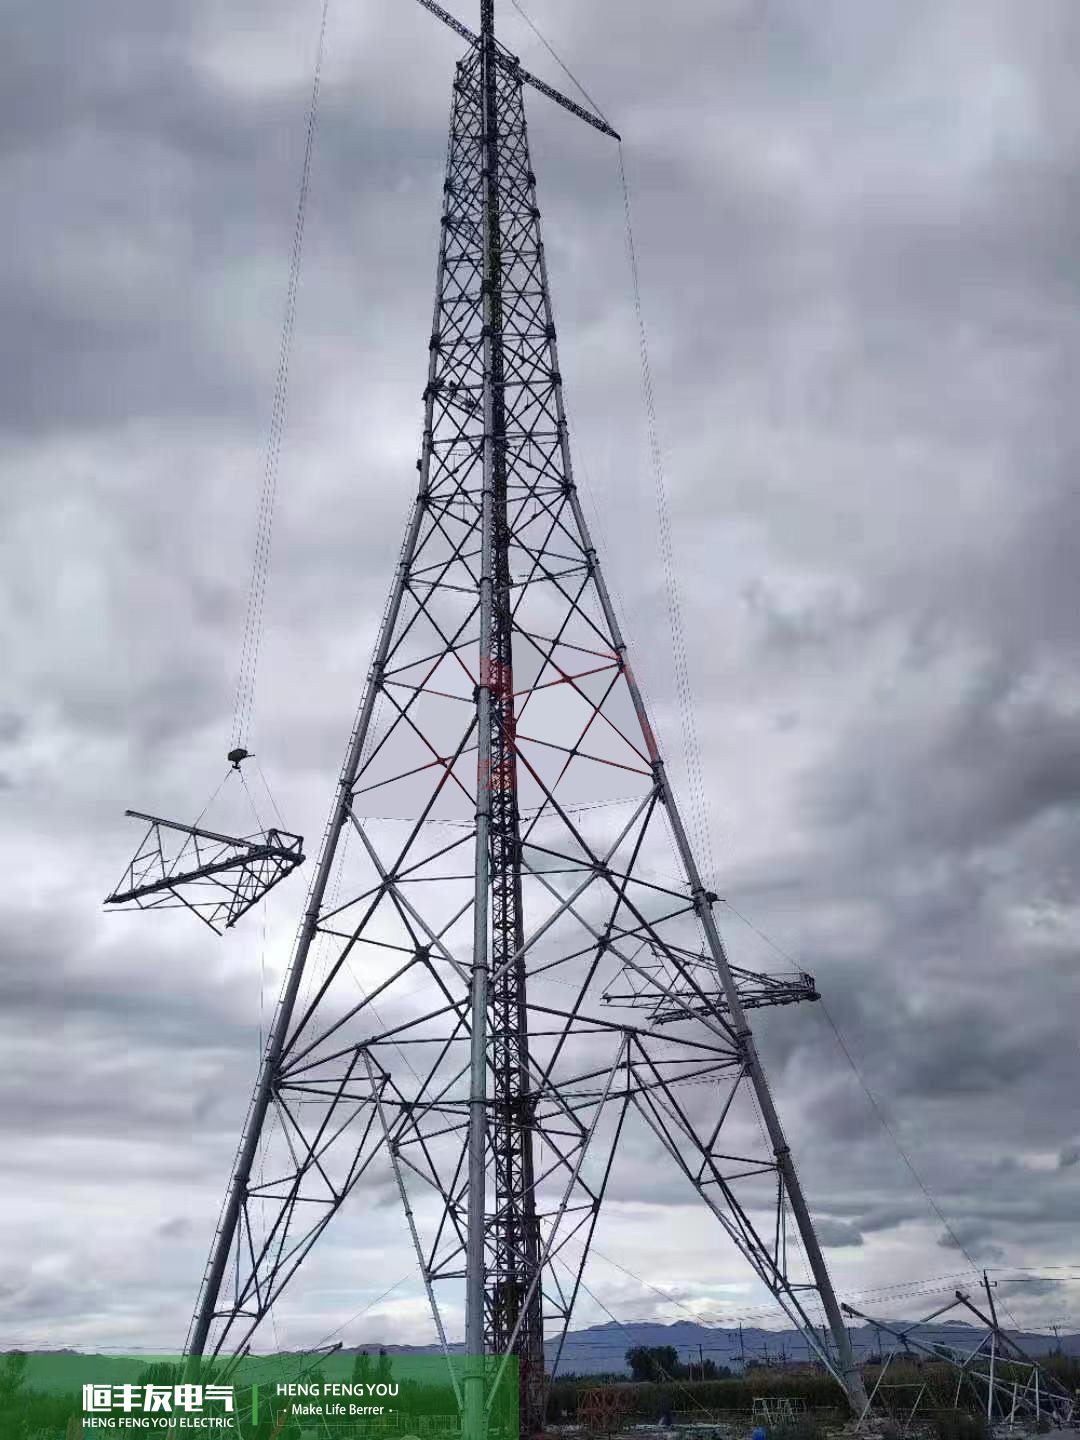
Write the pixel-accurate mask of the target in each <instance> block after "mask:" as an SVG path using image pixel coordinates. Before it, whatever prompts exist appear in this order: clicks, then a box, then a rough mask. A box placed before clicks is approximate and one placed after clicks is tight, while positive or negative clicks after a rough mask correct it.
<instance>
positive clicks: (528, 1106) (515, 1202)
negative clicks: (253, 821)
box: [187, 0, 866, 1440]
mask: <svg viewBox="0 0 1080 1440" xmlns="http://www.w3.org/2000/svg"><path fill="white" fill-rule="evenodd" d="M423 3H424V4H425V7H426V8H427V9H429V10H431V11H432V12H433V13H436V14H438V15H439V16H440V18H442V19H447V13H448V12H442V11H441V7H439V6H437V5H435V4H434V3H433V0H423ZM451 22H452V24H453V28H454V29H456V30H457V31H458V33H459V34H460V33H462V30H463V27H461V26H460V25H459V24H458V23H457V22H454V21H453V17H450V19H449V20H448V23H451ZM463 38H464V39H466V40H467V43H468V49H467V51H466V53H465V54H464V56H463V57H462V58H461V60H459V61H458V64H457V67H456V70H455V74H454V83H453V99H452V112H451V120H450V138H449V146H448V150H447V159H446V178H445V183H444V186H443V213H442V223H441V238H440V243H439V255H438V263H437V268H436V286H435V307H434V315H433V321H432V328H431V338H430V343H429V347H428V368H427V383H426V386H425V389H424V395H423V405H424V408H423V416H424V418H423V431H422V442H421V449H420V456H419V460H418V462H417V468H418V470H419V485H418V490H417V494H416V498H415V501H414V503H413V507H412V513H411V517H410V519H409V522H408V525H407V527H406V534H405V540H404V544H403V546H402V550H401V555H400V559H399V562H398V566H397V570H396V573H395V575H394V580H393V585H392V587H391V592H390V597H389V601H388V604H387V608H386V612H385V614H384V616H383V620H382V624H381V628H380V631H379V636H378V641H377V645H376V649H375V655H374V659H373V662H372V666H371V669H370V671H369V673H368V677H367V684H366V688H365V692H364V697H363V701H362V704H361V707H360V712H359V715H358V718H357V720H356V723H355V726H354V729H353V732H352V735H351V737H350V741H349V746H348V751H347V754H346V757H345V761H344V764H343V766H342V770H341V773H340V776H339V779H338V785H337V791H336V794H335V797H334V801H333V805H332V808H331V813H330V818H329V821H328V823H327V828H326V832H325V835H324V837H323V842H322V849H321V853H320V858H319V864H318V869H317V871H316V874H315V877H314V880H313V882H312V886H311V890H310V893H309V896H308V901H307V906H306V909H305V911H304V916H303V923H302V925H301V928H300V933H299V937H298V941H297V945H296V949H295V951H294V954H293V959H292V962H291V964H290V966H289V969H288V971H287V974H286V978H285V982H284V986H283V990H282V995H281V999H280V1001H279V1004H278V1009H277V1012H276V1015H275V1017H274V1023H273V1026H272V1029H271V1033H270V1037H269V1041H268V1044H267V1048H266V1052H265V1055H264V1057H263V1062H262V1065H261V1068H260V1073H259V1077H258V1081H257V1084H256V1088H255V1093H254V1096H253V1099H252V1103H251V1107H250V1109H249V1112H248V1116H247V1120H246V1122H245V1126H244V1130H243V1134H242V1138H241V1143H240V1149H239V1152H238V1154H237V1158H236V1163H235V1165H234V1169H233V1174H232V1179H231V1182H230V1185H229V1188H228V1192H227V1195H226V1199H225V1204H224V1208H223V1210H222V1214H221V1218H220V1222H219V1225H218V1228H217V1233H216V1235H215V1237H214V1241H213V1244H212V1246H211V1252H210V1259H209V1263H208V1266H207V1270H206V1273H205V1276H204V1279H203V1284H202V1288H201V1291H200V1294H199V1299H198V1303H197V1307H196V1311H195V1314H194V1317H193V1319H192V1324H191V1329H190V1332H189V1336H188V1344H187V1353H188V1355H189V1357H190V1360H191V1364H192V1367H197V1365H198V1361H199V1357H201V1356H203V1355H204V1354H211V1355H222V1354H234V1355H235V1354H239V1353H242V1352H243V1351H244V1349H245V1347H247V1346H250V1345H251V1344H253V1343H254V1340H255V1337H256V1335H257V1332H258V1331H259V1327H260V1326H261V1325H262V1324H263V1323H264V1321H265V1320H266V1318H267V1317H268V1316H269V1315H270V1314H271V1310H272V1307H274V1306H275V1304H277V1302H279V1301H280V1299H281V1297H282V1295H283V1293H285V1292H286V1289H287V1287H289V1286H290V1285H293V1286H295V1285H296V1283H297V1281H296V1276H297V1275H298V1273H300V1272H301V1267H302V1266H303V1264H304V1262H305V1260H306V1257H307V1256H308V1255H309V1253H310V1251H311V1249H312V1247H313V1246H314V1245H315V1244H316V1243H317V1242H318V1241H319V1239H320V1237H321V1236H322V1235H323V1234H324V1232H325V1231H326V1229H327V1227H328V1226H329V1225H330V1224H331V1222H332V1221H333V1220H334V1217H335V1216H337V1215H338V1214H339V1212H340V1211H341V1210H342V1208H343V1207H345V1206H346V1202H348V1201H349V1199H350V1197H351V1196H353V1195H354V1193H355V1192H357V1191H358V1190H360V1189H361V1188H362V1187H363V1186H364V1185H365V1184H371V1183H379V1184H381V1185H383V1186H384V1187H385V1188H386V1189H387V1191H388V1193H391V1194H393V1193H396V1194H397V1195H398V1197H399V1198H400V1201H401V1204H402V1208H403V1212H404V1220H405V1226H404V1227H403V1228H404V1230H405V1231H406V1233H407V1237H408V1239H409V1240H411V1243H412V1246H413V1248H414V1250H415V1252H416V1256H417V1261H418V1271H419V1274H420V1276H421V1278H422V1281H423V1288H424V1291H425V1293H426V1295H427V1298H428V1301H429V1303H430V1306H431V1311H432V1320H433V1327H434V1332H435V1333H437V1334H438V1335H439V1337H440V1341H444V1340H445V1337H446V1334H447V1325H448V1324H449V1325H456V1326H460V1325H461V1320H462V1319H463V1320H464V1332H465V1341H466V1365H465V1370H464V1375H463V1377H462V1379H463V1382H464V1383H463V1385H462V1386H461V1406H462V1422H463V1430H464V1433H465V1434H466V1435H467V1437H468V1440H483V1436H484V1434H485V1431H486V1430H487V1429H488V1428H489V1426H494V1425H495V1424H497V1423H501V1421H497V1420H496V1418H495V1417H496V1414H497V1413H498V1414H501V1413H502V1411H501V1406H502V1398H501V1397H502V1392H501V1391H500V1389H499V1382H500V1379H503V1378H504V1377H506V1376H507V1375H510V1376H512V1375H513V1369H512V1367H511V1364H510V1362H511V1361H514V1362H516V1366H517V1376H518V1379H517V1384H518V1401H519V1414H520V1431H521V1435H522V1437H533V1436H535V1435H537V1434H538V1433H539V1431H540V1430H541V1428H542V1426H543V1420H544V1412H545V1406H546V1396H547V1385H548V1383H549V1376H550V1374H553V1373H554V1372H555V1370H556V1369H557V1367H558V1364H559V1361H560V1359H561V1355H562V1349H563V1344H564V1341H565V1337H566V1334H567V1330H568V1327H569V1325H570V1320H571V1316H572V1314H573V1311H574V1306H575V1302H576V1299H577V1296H578V1293H579V1289H580V1286H581V1284H582V1276H583V1272H584V1268H585V1264H586V1261H587V1258H588V1255H589V1250H590V1245H591V1242H592V1238H593V1234H594V1231H595V1228H596V1225H597V1221H598V1217H599V1214H600V1211H601V1207H602V1204H603V1201H604V1198H605V1195H606V1194H607V1191H608V1184H609V1180H610V1177H611V1175H612V1172H613V1166H614V1165H615V1163H616V1160H617V1155H618V1152H619V1149H620V1140H621V1138H622V1136H623V1134H624V1128H625V1126H626V1125H637V1126H639V1127H640V1133H641V1134H642V1135H643V1137H644V1139H645V1141H646V1143H649V1144H651V1145H653V1147H654V1150H655V1151H656V1152H658V1153H659V1154H660V1155H661V1156H662V1157H666V1162H667V1165H668V1168H669V1170H670V1173H672V1174H674V1175H677V1176H682V1177H683V1179H684V1180H685V1181H686V1184H687V1185H688V1187H690V1188H691V1189H692V1190H693V1191H696V1193H697V1195H698V1197H699V1198H700V1200H701V1201H702V1202H703V1204H704V1205H705V1206H706V1207H707V1208H708V1210H709V1211H710V1212H711V1213H712V1214H713V1215H714V1216H715V1218H716V1219H717V1221H718V1223H719V1225H720V1227H721V1229H722V1230H723V1232H724V1234H725V1235H726V1236H727V1237H728V1239H730V1240H731V1242H732V1244H733V1245H734V1246H735V1247H736V1249H737V1250H738V1251H739V1252H740V1254H741V1255H742V1256H743V1258H744V1259H745V1260H746V1262H747V1263H748V1265H749V1266H750V1268H751V1270H752V1271H753V1273H754V1274H755V1276H756V1277H757V1279H758V1280H759V1281H760V1283H761V1285H762V1286H763V1287H764V1289H765V1290H766V1291H767V1292H768V1293H769V1294H770V1295H771V1296H772V1297H773V1298H774V1300H775V1301H776V1303H777V1304H778V1305H779V1306H780V1308H781V1309H782V1310H783V1312H784V1313H785V1315H786V1316H787V1317H788V1319H789V1320H790V1321H791V1322H792V1323H793V1324H794V1325H796V1326H798V1327H799V1328H800V1329H801V1330H802V1332H803V1334H804V1336H805V1337H806V1340H807V1343H808V1345H809V1347H810V1349H811V1351H812V1353H813V1354H814V1355H815V1356H817V1358H818V1359H819V1360H821V1362H822V1363H823V1364H824V1365H825V1366H826V1367H827V1368H828V1369H829V1370H830V1372H831V1373H832V1374H833V1375H834V1376H835V1378H836V1379H837V1380H838V1381H839V1382H840V1383H841V1384H842V1385H843V1386H844V1387H845V1389H846V1391H847V1395H848V1398H849V1400H850V1402H851V1404H852V1406H853V1408H854V1409H855V1411H856V1414H861V1412H862V1410H863V1408H864V1405H865V1400H866V1396H865V1391H864V1390H863V1386H862V1380H861V1378H860V1375H859V1372H858V1370H857V1368H856V1366H855V1363H854V1359H853V1357H852V1353H851V1348H850V1344H849V1341H848V1336H847V1332H846V1330H845V1328H844V1325H843V1322H842V1319H841V1316H840V1312H839V1308H838V1306H837V1303H836V1298H835V1296H834V1294H833V1290H832V1285H831V1282H830V1279H829V1275H828V1272H827V1270H826V1267H825V1262H824V1259H823V1256H822V1253H821V1249H820V1247H819V1245H818V1242H817V1238H816V1236H815V1233H814V1226H813V1223H812V1220H811V1218H810V1212H809V1208H808V1205H807V1202H806V1200H805V1197H804V1195H803V1192H802V1189H801V1186H800V1183H799V1178H798V1175H797V1174H796V1171H795V1166H794V1163H793V1161H792V1157H791V1152H790V1149H789V1147H788V1143H787V1140H786V1138H785V1135H784V1131H783V1129H782V1127H781V1123H780V1119H779V1117H778V1115H777V1111H776V1107H775V1105H774V1103H773V1100H772V1096H771V1094H770V1092H769V1087H768V1084H767V1081H766V1077H765V1074H764V1071H763V1069H762V1065H761V1061H760V1059H759V1056H758V1053H757V1049H756V1047H755V1044H754V1038H753V1035H752V1033H751V1030H750V1026H749V1023H748V1021H747V1018H746V1012H747V1009H748V1008H749V1007H760V1006H764V1005H769V1004H784V1003H791V1002H792V1001H794V1000H809V999H813V998H815V997H816V991H815V990H814V988H813V982H812V980H811V979H810V977H808V976H803V977H800V978H799V979H798V980H796V981H787V982H783V983H780V982H777V981H776V980H774V979H773V978H772V977H767V976H760V975H755V974H753V973H751V972H749V971H746V970H741V969H740V970H733V968H732V966H731V965H730V964H729V962H728V958H727V955H726V952H725V949H724V945H723V943H722V940H721V938H720V934H719V930H718V928H717V924H716V920H715V917H714V914H713V905H714V903H715V901H716V896H714V895H713V894H712V893H711V892H710V891H708V890H707V889H706V887H705V885H704V882H703V880H702V877H701V875H700V872H699V870H698V867H697V864H696V861H695V857H694V855H693V853H692V848H691V845H690V842H689V839H688V837H687V834H686V831H685V829H684V826H683V823H682V820H681V818H680V815H679V811H678V807H677V805H676V803H675V797H674V795H673V794H672V791H671V787H670V785H669V782H668V779H667V776H666V773H665V769H664V764H663V760H662V758H661V755H660V751H659V747H658V745H657V742H656V738H655V736H654V733H653V730H652V727H651V725H650V723H649V719H648V715H647V713H646V709H645V705H644V702H643V699H642V695H641V691H640V688H639V686H638V684H637V681H636V680H635V678H634V674H633V671H632V669H631V667H630V664H629V660H628V652H627V646H626V643H625V640H624V639H623V636H622V633H621V631H620V628H619V624H618V621H617V618H616V615H615V611H614V608H613V606H612V603H611V599H610V596H609V594H608V591H607V587H606V585H605V583H604V578H603V575H602V573H601V570H600V565H599V561H598V558H597V554H596V549H595V547H594V545H593V543H592V540H591V538H590V535H589V531H588V527H587V525H586V523H585V517H584V515H583V513H582V507H581V503H580V499H579V496H578V492H577V488H576V486H575V483H574V474H573V468H572V464H571V456H570V444H569V434H568V427H567V421H566V411H565V407H564V404H563V391H562V376H561V372H560V365H559V354H558V346H557V341H556V330H555V320H554V314H553V310H552V305H551V294H550V287H549V283H548V272H547V264H546V259H545V254H544V246H543V240H542V236H541V227H540V210H539V206H538V203H537V194H536V176H535V174H534V173H533V170H532V164H531V160H530V155H529V142H528V132H527V128H526V123H525V111H524V100H523V89H524V87H525V86H526V85H527V84H528V85H530V86H532V88H538V89H542V90H544V92H545V93H548V91H549V90H550V87H544V86H543V85H542V83H537V82H535V81H534V80H533V79H532V78H531V77H529V76H528V75H527V74H526V73H525V72H523V71H522V69H521V67H520V65H519V64H518V63H517V62H516V59H515V57H513V56H512V55H510V54H509V52H507V51H506V50H504V49H503V47H502V46H501V45H500V44H499V42H498V40H497V39H496V36H495V29H494V6H493V3H492V0H483V3H482V4H481V14H480V27H479V31H478V33H477V34H475V35H474V34H473V32H471V31H467V32H465V34H464V35H463ZM554 98H556V99H558V100H559V102H560V104H563V108H565V109H567V110H570V111H571V112H572V113H577V111H578V110H580V107H575V106H574V105H573V102H566V103H564V101H565V97H559V96H558V95H557V93H556V94H555V96H554ZM582 118H589V121H590V123H591V124H593V125H594V126H595V128H597V129H601V130H604V129H605V127H606V122H604V124H597V122H596V117H589V116H588V115H585V116H583V117H582ZM606 133H613V132H611V131H610V127H606ZM393 817H396V818H393ZM401 817H409V818H407V819H403V818H401ZM669 838H673V839H674V841H675V846H676V853H677V856H678V864H679V868H680V871H681V875H680V878H679V879H678V880H674V881H673V880H670V879H669V878H668V871H669V869H670V851H669ZM627 985H630V986H631V999H632V1000H633V1003H628V1001H627V997H626V994H625V987H626V986H627ZM620 987H623V990H622V991H620ZM620 994H621V1000H620V998H619V997H620ZM646 994H647V995H649V996H651V997H652V999H653V1000H654V1002H655V1003H654V1004H653V1005H652V1006H651V1008H650V1006H649V1005H648V1004H646V1003H639V999H640V997H641V996H643V995H646ZM635 997H636V998H635ZM620 1004H621V1005H622V1009H621V1011H620V1010H619V1008H618V1007H619V1005H620ZM760 1122H763V1123H764V1126H765V1132H766V1135H767V1140H766V1142H765V1143H764V1145H763V1144H762V1140H761V1132H760ZM789 1215H790V1216H793V1218H794V1222H795V1225H796V1227H797V1230H798V1233H799V1237H800V1241H801V1250H802V1254H803V1255H804V1256H805V1257H806V1260H807V1262H808V1264H809V1267H810V1278H809V1280H807V1279H805V1278H801V1277H800V1278H796V1277H795V1276H794V1275H793V1274H792V1273H791V1268H790V1267H789V1263H788V1246H787V1238H788V1219H789ZM340 1224H341V1225H345V1224H347V1221H346V1220H345V1219H344V1218H343V1219H342V1221H341V1222H340ZM436 1297H437V1298H436ZM817 1303H820V1304H821V1305H822V1307H823V1308H824V1311H825V1314H826V1316H827V1318H828V1322H829V1324H828V1335H827V1336H826V1335H825V1334H823V1333H819V1331H818V1329H817V1327H815V1325H814V1323H813V1320H812V1318H811V1313H810V1311H811V1307H812V1306H813V1305H816V1304H817ZM444 1317H445V1320H444ZM458 1333H459V1334H460V1329H459V1331H458ZM445 1348H446V1349H447V1352H448V1353H449V1350H450V1348H452V1347H450V1346H449V1344H447V1345H446V1347H445Z"/></svg>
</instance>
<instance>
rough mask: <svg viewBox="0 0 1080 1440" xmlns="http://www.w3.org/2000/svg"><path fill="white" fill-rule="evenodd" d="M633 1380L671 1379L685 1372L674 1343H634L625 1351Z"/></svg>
mask: <svg viewBox="0 0 1080 1440" xmlns="http://www.w3.org/2000/svg"><path fill="white" fill-rule="evenodd" d="M626 1363H627V1365H629V1366H630V1374H631V1377H632V1378H633V1379H634V1380H672V1379H676V1378H677V1377H678V1376H680V1375H685V1374H686V1367H685V1366H684V1365H680V1364H679V1352H678V1351H677V1350H676V1349H675V1346H674V1345H635V1346H634V1347H633V1349H631V1350H627V1352H626Z"/></svg>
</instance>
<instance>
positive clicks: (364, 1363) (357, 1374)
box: [351, 1350, 371, 1385]
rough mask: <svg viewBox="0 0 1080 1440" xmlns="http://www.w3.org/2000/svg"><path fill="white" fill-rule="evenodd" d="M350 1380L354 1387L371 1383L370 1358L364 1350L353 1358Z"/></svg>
mask: <svg viewBox="0 0 1080 1440" xmlns="http://www.w3.org/2000/svg"><path fill="white" fill-rule="evenodd" d="M351 1378H352V1383H353V1384H354V1385H369V1384H370V1383H371V1356H370V1355H369V1354H368V1353H367V1351H366V1350H361V1351H360V1354H359V1355H354V1356H353V1362H352V1377H351Z"/></svg>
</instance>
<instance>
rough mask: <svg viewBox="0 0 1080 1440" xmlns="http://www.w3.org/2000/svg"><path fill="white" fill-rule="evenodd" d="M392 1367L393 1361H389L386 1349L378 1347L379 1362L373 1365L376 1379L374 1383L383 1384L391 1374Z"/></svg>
mask: <svg viewBox="0 0 1080 1440" xmlns="http://www.w3.org/2000/svg"><path fill="white" fill-rule="evenodd" d="M392 1369H393V1362H392V1361H391V1359H390V1356H389V1355H387V1353H386V1351H385V1350H383V1349H382V1348H381V1347H380V1349H379V1363H378V1364H377V1365H376V1367H375V1380H376V1383H381V1384H383V1385H385V1384H386V1382H387V1381H388V1380H389V1379H390V1374H391V1371H392Z"/></svg>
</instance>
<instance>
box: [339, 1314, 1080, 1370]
mask: <svg viewBox="0 0 1080 1440" xmlns="http://www.w3.org/2000/svg"><path fill="white" fill-rule="evenodd" d="M886 1323H887V1324H890V1325H893V1326H895V1327H896V1328H900V1327H901V1326H902V1325H904V1324H905V1323H907V1322H904V1321H901V1320H896V1321H892V1320H890V1321H887V1322H886ZM849 1333H850V1335H851V1342H852V1346H853V1348H854V1350H855V1355H856V1357H857V1358H858V1359H859V1360H866V1359H868V1358H869V1357H870V1356H872V1355H877V1354H878V1351H879V1348H880V1349H881V1350H882V1351H884V1353H885V1354H886V1355H887V1354H888V1353H889V1351H890V1349H892V1348H893V1346H894V1345H896V1346H897V1348H899V1345H898V1342H896V1341H894V1340H893V1339H892V1337H891V1336H889V1335H887V1334H886V1333H885V1332H884V1331H882V1332H880V1333H879V1334H875V1331H874V1327H873V1326H872V1325H861V1326H854V1327H852V1328H851V1329H850V1331H849ZM985 1334H986V1330H985V1329H984V1328H983V1327H981V1326H978V1325H967V1324H965V1323H964V1322H963V1321H954V1322H953V1323H951V1324H949V1323H945V1324H940V1325H922V1326H919V1327H918V1328H917V1329H915V1330H913V1331H912V1336H913V1338H916V1339H918V1340H920V1341H921V1342H922V1343H923V1344H925V1345H938V1344H940V1345H948V1346H949V1347H950V1348H953V1349H956V1350H957V1351H960V1352H967V1351H970V1350H974V1349H975V1347H976V1346H977V1345H978V1343H979V1341H980V1340H981V1339H982V1338H983V1337H984V1336H985ZM1009 1335H1010V1338H1012V1339H1015V1340H1016V1342H1017V1343H1018V1344H1019V1345H1020V1346H1021V1347H1022V1348H1023V1349H1024V1350H1026V1351H1027V1353H1028V1354H1029V1355H1046V1354H1048V1353H1049V1352H1050V1351H1052V1350H1056V1349H1060V1350H1062V1351H1064V1352H1065V1354H1067V1355H1080V1335H1062V1336H1061V1337H1060V1338H1056V1337H1054V1336H1053V1335H1039V1334H1034V1333H1029V1332H1025V1331H1019V1332H1015V1333H1014V1332H1013V1331H1009ZM637 1345H674V1347H675V1349H676V1350H677V1351H678V1354H679V1359H680V1360H681V1361H682V1362H683V1363H685V1362H686V1361H688V1360H692V1361H694V1362H695V1363H697V1362H698V1361H699V1360H700V1359H702V1358H704V1359H706V1360H713V1361H715V1363H716V1364H717V1365H726V1366H728V1367H729V1368H730V1369H731V1370H734V1371H740V1370H741V1369H742V1368H743V1364H744V1362H745V1361H750V1360H757V1361H762V1362H769V1363H774V1362H775V1363H779V1364H783V1363H787V1364H796V1363H798V1362H800V1361H805V1360H806V1358H807V1344H806V1340H805V1339H804V1337H803V1336H802V1334H801V1333H800V1332H799V1331H797V1330H761V1329H756V1328H749V1327H746V1326H744V1327H743V1329H742V1331H741V1332H740V1330H739V1328H738V1327H737V1326H736V1327H735V1328H734V1329H732V1328H729V1327H724V1328H722V1329H721V1328H719V1327H717V1326H711V1325H699V1324H697V1323H696V1322H695V1321H692V1320H678V1321H676V1322H675V1323H674V1324H672V1325H661V1324H653V1323H644V1322H638V1323H635V1324H631V1325H617V1324H614V1323H610V1322H609V1323H608V1324H606V1325H591V1326H589V1328H588V1329H586V1330H572V1331H571V1332H570V1334H569V1335H567V1337H566V1344H565V1345H564V1347H563V1352H562V1358H561V1360H560V1362H559V1371H560V1373H561V1374H567V1373H570V1372H573V1373H575V1374H578V1375H604V1374H629V1366H628V1365H627V1364H626V1352H627V1350H629V1349H631V1348H633V1347H634V1346H637ZM380 1348H382V1349H385V1350H386V1352H387V1354H389V1355H403V1354H413V1355H425V1354H432V1353H437V1347H435V1346H431V1345H393V1344H386V1345H383V1346H382V1347H380V1346H379V1345H378V1344H377V1343H373V1344H370V1345H368V1344H364V1345H355V1346H350V1347H349V1349H348V1350H347V1351H346V1353H357V1352H359V1351H360V1350H368V1351H370V1352H375V1351H377V1350H379V1349H380ZM463 1349H464V1346H462V1345H453V1346H451V1350H452V1351H454V1352H457V1353H461V1351H462V1350H463ZM547 1358H548V1361H549V1362H550V1361H552V1360H554V1358H555V1355H554V1350H553V1347H552V1346H550V1345H549V1346H548V1354H547Z"/></svg>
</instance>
